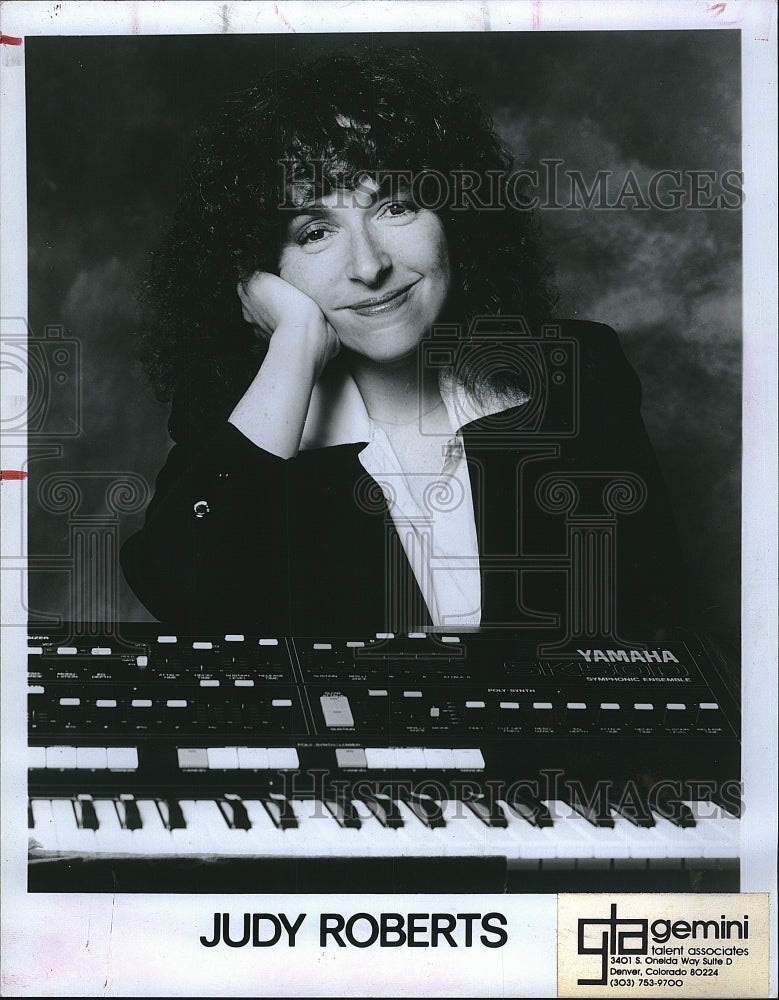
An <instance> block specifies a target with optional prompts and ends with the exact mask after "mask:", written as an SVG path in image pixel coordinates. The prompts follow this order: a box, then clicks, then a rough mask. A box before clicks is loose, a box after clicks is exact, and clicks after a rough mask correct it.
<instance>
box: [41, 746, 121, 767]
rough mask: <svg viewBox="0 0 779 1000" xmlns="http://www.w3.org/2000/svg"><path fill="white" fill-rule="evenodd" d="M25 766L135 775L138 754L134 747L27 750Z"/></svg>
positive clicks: (61, 747) (67, 747)
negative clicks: (130, 772) (132, 773)
mask: <svg viewBox="0 0 779 1000" xmlns="http://www.w3.org/2000/svg"><path fill="white" fill-rule="evenodd" d="M27 766H28V767H30V768H47V769H49V770H51V769H56V770H62V769H63V768H76V769H77V770H94V771H105V770H111V771H135V770H137V769H138V751H137V749H136V748H135V747H69V746H52V747H28V748H27Z"/></svg>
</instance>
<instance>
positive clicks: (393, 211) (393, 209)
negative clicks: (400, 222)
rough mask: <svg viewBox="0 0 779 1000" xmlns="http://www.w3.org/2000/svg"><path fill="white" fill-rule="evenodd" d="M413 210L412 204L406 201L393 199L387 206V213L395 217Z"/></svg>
mask: <svg viewBox="0 0 779 1000" xmlns="http://www.w3.org/2000/svg"><path fill="white" fill-rule="evenodd" d="M412 210H413V209H412V206H411V205H409V204H408V202H405V201H391V202H389V203H388V204H387V207H386V212H387V214H388V215H392V216H395V217H397V216H400V215H406V213H410V212H411V211H412Z"/></svg>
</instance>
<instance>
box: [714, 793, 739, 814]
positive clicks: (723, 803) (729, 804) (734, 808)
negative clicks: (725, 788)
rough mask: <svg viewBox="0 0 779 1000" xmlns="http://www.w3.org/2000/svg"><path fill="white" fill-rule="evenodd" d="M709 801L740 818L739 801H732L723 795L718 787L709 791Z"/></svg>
mask: <svg viewBox="0 0 779 1000" xmlns="http://www.w3.org/2000/svg"><path fill="white" fill-rule="evenodd" d="M711 801H712V802H713V803H714V805H715V806H719V807H720V809H724V810H725V812H728V813H730V815H731V816H735V817H737V818H740V816H741V802H734V801H733V799H730V798H728V797H727V796H726V795H723V794H722V792H721V790H720V789H719V788H715V789H713V791H712V793H711Z"/></svg>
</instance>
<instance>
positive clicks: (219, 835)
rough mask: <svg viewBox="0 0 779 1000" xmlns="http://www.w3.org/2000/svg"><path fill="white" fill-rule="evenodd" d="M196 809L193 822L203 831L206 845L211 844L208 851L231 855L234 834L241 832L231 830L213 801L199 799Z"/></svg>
mask: <svg viewBox="0 0 779 1000" xmlns="http://www.w3.org/2000/svg"><path fill="white" fill-rule="evenodd" d="M194 807H195V815H194V816H193V822H194V823H195V824H196V826H197V829H198V830H202V831H203V834H204V837H205V839H204V841H203V843H204V845H205V844H206V843H207V844H209V845H210V847H209V848H208V849H209V850H210V851H213V852H214V853H217V854H221V855H225V854H229V853H230V845H231V842H232V839H233V834H234V833H236V832H239V831H234V830H231V829H230V827H229V826H228V825H227V820H226V819H225V818H224V815H223V814H222V812H221V810H220V809H219V806H218V805H217V804H216V802H215V801H214V800H213V799H197V801H196V802H195V803H194Z"/></svg>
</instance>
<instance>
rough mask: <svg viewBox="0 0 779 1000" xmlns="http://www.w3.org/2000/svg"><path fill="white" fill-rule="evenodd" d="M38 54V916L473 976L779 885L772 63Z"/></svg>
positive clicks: (61, 47)
mask: <svg viewBox="0 0 779 1000" xmlns="http://www.w3.org/2000/svg"><path fill="white" fill-rule="evenodd" d="M120 6H121V5H120ZM190 6H192V5H190ZM301 6H307V5H301ZM430 6H431V5H427V7H428V8H429V7H430ZM277 12H278V11H277ZM282 13H283V11H282ZM281 16H282V14H279V17H281ZM410 27H413V25H412V26H410ZM3 40H4V41H5V38H4V39H3ZM4 51H6V50H5V49H4ZM23 56H24V113H25V121H26V126H25V127H26V166H25V179H26V209H27V246H26V253H27V302H28V306H27V314H26V316H25V317H20V316H14V317H11V319H10V320H9V317H8V316H7V315H5V314H4V319H3V322H4V335H3V367H4V368H6V369H8V370H9V371H11V373H12V374H11V377H14V376H15V377H17V379H18V380H19V381H20V384H21V381H24V382H25V383H26V385H25V387H24V388H25V392H26V400H24V402H23V405H21V404H20V405H19V406H18V407H17V410H16V411H11V412H10V414H9V411H7V410H6V411H4V415H3V436H4V442H3V443H4V449H5V452H6V455H7V454H9V449H10V453H13V449H14V447H16V446H17V445H18V446H19V447H22V446H23V445H24V446H25V447H26V451H25V453H24V468H23V471H22V470H21V467H20V471H19V473H18V475H17V477H16V478H15V479H14V477H13V476H11V477H7V476H6V473H5V471H4V485H3V489H4V491H5V490H6V487H11V486H13V487H15V488H18V487H19V484H21V483H24V488H25V490H26V493H25V494H24V496H25V500H24V501H23V507H22V510H21V517H22V520H23V524H24V526H25V530H24V531H22V532H21V534H20V537H23V538H24V545H25V549H24V552H23V553H22V552H20V553H19V555H20V556H21V555H23V556H24V563H23V567H22V563H21V562H19V561H18V560H17V561H14V560H15V557H16V555H17V553H15V552H11V553H10V556H11V559H10V560H9V561H8V562H7V563H6V564H5V565H4V569H7V570H8V572H6V573H4V581H3V588H4V593H3V596H4V600H5V601H6V602H7V601H9V600H10V601H11V602H12V603H13V604H14V606H17V605H18V607H20V608H21V609H22V614H23V618H24V630H25V633H26V643H27V649H28V656H27V671H26V680H27V697H28V716H27V735H28V747H27V768H28V772H27V773H28V776H29V777H28V786H27V799H28V806H27V856H26V858H25V859H24V864H23V867H24V883H25V891H26V893H27V894H28V895H27V898H28V899H31V900H34V899H35V898H40V899H44V898H49V897H48V894H51V893H57V894H62V895H59V896H58V897H57V898H60V899H66V900H70V902H69V903H68V904H67V905H69V906H74V907H77V906H78V905H79V902H78V901H79V900H80V899H86V898H90V899H93V900H94V899H102V898H106V897H107V896H111V895H115V894H119V895H120V896H123V895H124V894H127V897H128V898H130V899H131V898H132V897H136V899H135V901H131V902H130V903H128V905H129V906H135V905H143V902H144V900H146V899H148V898H151V897H156V898H158V899H159V900H160V904H159V905H164V906H168V905H170V906H173V907H176V906H177V905H178V904H177V903H176V898H177V897H180V902H181V903H182V904H184V903H185V901H186V899H188V898H190V896H191V894H195V895H196V896H197V897H199V898H200V902H201V903H203V905H202V906H199V907H198V911H197V928H195V926H194V920H193V926H192V927H191V928H188V933H190V935H191V936H194V937H193V940H195V941H196V943H197V947H198V950H199V952H200V953H202V954H201V957H203V961H205V960H206V959H205V957H204V956H206V955H213V956H217V955H220V956H221V955H222V953H223V952H225V948H227V949H228V952H229V953H230V954H233V955H234V954H235V952H234V951H233V949H241V948H243V947H244V946H247V945H248V946H249V949H247V950H250V949H251V947H254V948H258V947H267V948H268V955H270V952H271V951H272V950H273V946H274V945H275V944H276V941H278V940H281V941H283V943H284V945H285V947H287V946H288V947H294V946H295V935H296V934H297V933H298V931H299V930H300V927H301V926H305V925H304V921H303V917H302V916H301V917H300V921H299V923H298V924H295V915H300V914H302V911H303V910H304V909H305V905H306V903H305V901H306V900H307V899H311V898H312V897H311V896H310V894H320V895H319V898H321V899H325V900H326V901H327V906H326V908H327V909H328V913H327V914H325V913H322V914H321V915H320V917H319V918H318V919H319V923H318V925H317V930H318V935H319V936H318V938H317V941H318V944H319V947H320V948H322V949H323V952H322V954H325V953H326V952H327V951H328V949H329V950H336V951H339V952H340V950H341V949H345V950H346V951H353V950H354V949H363V948H364V949H368V952H369V954H372V951H371V949H372V947H373V945H374V944H376V942H380V944H381V946H382V947H386V946H390V947H398V948H399V947H400V946H399V945H398V942H399V941H400V938H401V937H402V938H403V942H408V941H415V946H417V947H429V948H431V949H436V951H435V956H437V960H438V961H439V962H440V961H441V960H442V957H445V958H447V960H448V959H449V958H450V957H451V955H450V954H448V955H447V956H442V954H441V952H442V950H443V949H445V950H446V952H447V953H450V950H451V948H453V947H454V948H457V947H458V946H459V947H460V948H463V949H464V948H471V946H472V939H473V938H474V935H476V936H477V937H478V939H479V941H480V942H481V944H480V945H479V947H481V948H482V951H483V950H484V949H485V948H486V949H492V948H494V949H504V948H505V947H508V946H510V943H511V942H510V938H511V926H510V921H509V920H508V918H507V917H506V916H505V915H504V914H503V913H502V912H500V911H499V909H498V910H496V909H495V906H496V905H497V904H495V902H494V901H495V899H496V898H497V899H498V900H500V899H501V898H505V899H507V900H508V899H513V900H515V904H511V905H522V904H521V903H516V899H517V898H519V899H520V900H525V899H527V901H528V902H527V905H528V906H532V905H533V903H532V900H531V897H534V896H536V895H549V896H550V897H552V899H553V898H554V896H555V895H556V894H561V893H595V892H597V893H609V892H610V893H617V894H623V893H652V894H669V896H670V895H672V894H676V893H687V894H695V893H698V894H710V893H734V894H736V893H739V892H745V891H754V886H753V885H752V883H750V882H749V880H746V881H745V878H744V871H745V868H744V866H745V843H744V835H743V827H742V820H743V816H744V813H745V811H748V810H749V801H750V788H749V787H746V786H745V782H744V770H743V760H742V723H741V713H742V699H741V690H742V659H743V656H742V649H743V631H744V628H745V627H748V628H752V627H753V625H754V622H753V621H752V620H751V619H750V618H749V617H748V618H747V619H746V620H745V619H744V617H743V614H742V609H743V607H745V606H746V605H745V604H744V593H745V592H744V590H743V587H742V582H743V581H742V538H743V537H744V531H745V523H746V522H745V519H744V517H742V496H744V495H745V494H744V490H745V482H746V480H747V478H748V477H745V473H744V467H743V466H742V458H743V452H742V443H743V441H744V435H745V434H747V435H748V428H745V425H744V422H743V421H744V417H743V414H744V399H745V391H744V384H745V383H744V357H745V346H744V345H745V341H744V324H743V315H744V308H745V295H747V296H749V295H750V294H751V292H750V291H749V290H748V289H747V290H746V292H745V289H746V288H747V286H746V285H745V281H744V268H743V260H744V226H743V210H744V206H745V204H746V202H747V200H748V199H749V197H750V190H749V185H748V183H745V171H744V164H743V163H742V138H743V127H742V117H743V112H744V104H743V100H742V98H743V93H742V87H743V84H742V81H743V80H744V79H745V76H746V74H745V66H744V57H743V47H742V33H741V31H740V30H739V28H738V27H737V26H735V25H734V26H733V27H732V28H724V29H720V30H706V29H704V28H701V27H695V26H693V27H691V28H686V29H685V30H681V29H676V28H674V29H669V28H667V27H666V28H662V29H661V28H660V27H657V28H656V29H650V30H647V29H646V28H645V27H644V30H637V29H636V30H620V31H614V30H605V28H603V29H601V30H589V31H574V30H547V31H526V30H492V31H489V30H476V31H474V30H440V29H439V30H435V31H430V30H403V31H400V30H379V31H370V30H368V26H365V25H361V26H360V30H355V27H354V26H351V27H350V30H348V31H344V30H338V29H337V26H336V25H335V24H333V23H332V18H330V19H329V20H328V21H327V30H326V31H322V30H313V29H312V28H311V27H309V28H308V29H307V30H306V31H305V32H302V33H299V32H295V31H292V30H289V31H287V30H281V31H278V32H275V33H254V32H252V33H247V32H244V31H230V30H225V31H223V32H221V33H211V32H203V33H194V34H190V33H185V32H184V31H182V32H176V31H175V30H173V31H170V30H168V31H167V32H166V33H159V32H154V31H151V32H143V31H136V32H134V33H124V32H123V33H117V34H110V35H109V34H83V35H73V34H70V35H68V36H67V37H63V36H61V35H46V34H41V35H38V36H37V37H34V36H27V37H25V38H24V52H23ZM747 179H748V178H747ZM18 398H19V399H24V395H23V394H22V393H20V395H19V397H18ZM4 470H5V464H4ZM6 478H8V482H5V479H6ZM6 556H8V547H7V544H6V553H5V555H4V558H5V557H6ZM22 569H23V571H22ZM8 624H9V620H5V619H4V621H3V625H4V626H7V625H8ZM743 666H744V671H745V672H749V671H752V670H753V669H754V664H753V663H752V662H747V663H745V664H743ZM752 793H753V794H754V789H753V790H752ZM746 850H747V851H748V845H747V848H746ZM767 888H768V887H766V890H767ZM344 893H349V894H354V895H357V896H359V897H361V898H362V900H363V902H362V904H361V910H360V912H359V913H357V915H356V916H355V915H354V914H352V917H351V919H350V917H349V913H347V912H346V911H345V910H344V909H343V908H339V904H338V900H339V897H341V896H343V895H344ZM420 893H421V894H429V898H428V900H427V902H426V903H425V905H424V906H423V907H422V909H426V908H427V909H431V907H435V908H436V909H440V912H436V913H433V912H432V911H431V912H429V913H426V914H425V913H422V914H420V913H416V914H411V913H410V909H414V907H413V905H412V904H411V900H410V897H411V896H413V895H416V894H420ZM84 894H89V895H88V896H85V895H84ZM378 896H385V898H390V899H392V900H393V902H392V907H391V909H392V911H393V912H392V913H389V912H385V911H387V907H386V906H384V907H383V908H376V907H374V906H373V905H372V899H373V898H376V897H378ZM452 896H456V897H459V902H457V903H454V902H452V899H451V897H452ZM231 897H232V898H233V899H234V903H230V902H229V900H230V898H231ZM444 897H446V899H447V900H448V902H446V903H445V902H444ZM209 898H213V899H214V903H213V904H212V903H210V902H209ZM283 898H286V899H287V900H288V901H289V902H288V903H287V907H288V910H287V912H286V913H276V912H275V911H274V912H273V913H271V912H270V910H269V911H268V912H266V908H270V907H271V905H272V901H273V900H279V899H283ZM420 898H424V897H420ZM487 899H489V900H490V901H491V904H492V905H491V908H487V906H486V904H485V902H484V901H486V900H487ZM163 900H167V901H168V902H163ZM249 900H250V902H249ZM436 900H440V901H441V902H440V903H436ZM217 901H218V902H217ZM431 901H432V902H431ZM154 905H155V906H156V905H157V904H154ZM273 905H278V904H273ZM508 905H509V904H508V903H507V906H508ZM723 905H724V904H723ZM152 908H153V907H152ZM228 908H230V909H231V910H232V912H231V913H228V912H226V909H228ZM293 909H294V910H295V914H293V913H292V910H293ZM250 910H251V911H253V915H252V914H251V913H250V912H249V911H250ZM465 910H468V911H469V912H468V913H464V912H463V911H465ZM477 910H478V911H479V912H476V911H477ZM471 911H473V912H471ZM177 912H178V913H181V910H177ZM355 912H356V911H355ZM527 912H528V913H529V912H530V911H529V910H528V911H527ZM412 916H413V917H414V918H415V919H414V920H412ZM423 917H424V919H422V918H423ZM385 918H387V919H385ZM389 918H392V919H389ZM396 918H397V919H396ZM416 918H419V919H416ZM466 918H467V919H466ZM615 919H616V918H615ZM723 919H724V917H723ZM312 921H313V917H312ZM312 933H313V932H312ZM302 934H303V932H302V931H301V935H302ZM263 935H264V936H265V937H263ZM479 935H480V937H479ZM271 938H273V940H270V939H271ZM388 942H389V944H388ZM279 947H280V946H279ZM377 947H378V945H377ZM400 950H404V949H400ZM361 954H363V956H364V954H365V953H364V952H362V953H361ZM431 954H432V953H431ZM486 954H489V951H488V952H486ZM496 954H500V952H497V951H496ZM580 954H581V951H580ZM435 956H434V957H435ZM385 957H386V956H385ZM396 957H397V956H396ZM219 960H220V961H221V958H220V959H219ZM482 960H484V961H486V959H483V956H482V959H480V961H482ZM431 961H432V959H431ZM550 961H551V960H550ZM604 961H605V959H604ZM604 968H605V967H604ZM612 971H613V970H612ZM547 973H548V975H550V976H552V977H553V976H554V968H553V967H551V966H550V968H549V970H547ZM605 975H606V973H605V971H604V976H605ZM485 977H486V978H485V979H484V982H485V983H486V982H487V981H489V975H488V974H487V973H485ZM137 981H138V980H135V982H136V983H137ZM152 981H153V980H152V979H151V978H150V979H149V982H150V983H151V982H152ZM182 981H183V982H188V980H187V979H183V980H182ZM440 982H441V983H444V982H447V980H445V979H444V980H441V981H440ZM606 983H607V980H606V979H605V978H604V980H603V985H604V987H605V986H606ZM36 985H39V984H36ZM274 985H275V989H276V991H277V990H278V983H275V984H274ZM612 985H613V984H612ZM390 986H391V984H390ZM150 988H154V987H150ZM440 988H442V987H440V986H439V989H440ZM449 988H451V987H449ZM551 988H552V989H554V980H552V987H551ZM118 989H119V990H120V992H119V993H116V994H111V995H122V994H121V989H122V987H121V986H119V987H118ZM297 989H298V991H299V990H300V987H299V985H298V987H297ZM371 989H372V990H374V992H375V987H374V985H373V984H372V986H371ZM464 989H465V990H466V992H464V993H462V994H461V995H475V994H473V993H472V992H471V991H470V987H464ZM512 989H513V987H512ZM433 992H435V990H433ZM9 995H24V992H23V991H22V992H20V993H14V994H9ZM63 995H71V994H70V993H65V994H63ZM85 995H97V994H92V993H87V994H85ZM162 995H174V994H170V993H163V994H162ZM182 995H183V994H182ZM199 995H215V994H213V993H211V992H210V990H209V989H206V991H205V992H203V993H201V994H199ZM262 995H264V993H263V994H262ZM299 995H300V994H299ZM310 995H319V994H317V993H316V992H311V993H310ZM344 995H354V993H353V991H352V992H346V993H345V994H344ZM375 995H384V994H383V993H381V992H376V993H375ZM431 995H432V994H431ZM504 995H525V994H522V993H513V992H509V993H505V994H504ZM528 995H529V994H528ZM541 995H544V994H541ZM547 995H555V994H554V993H548V994H547ZM711 995H718V994H716V993H714V992H713V993H712V994H711ZM755 995H758V994H755Z"/></svg>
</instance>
